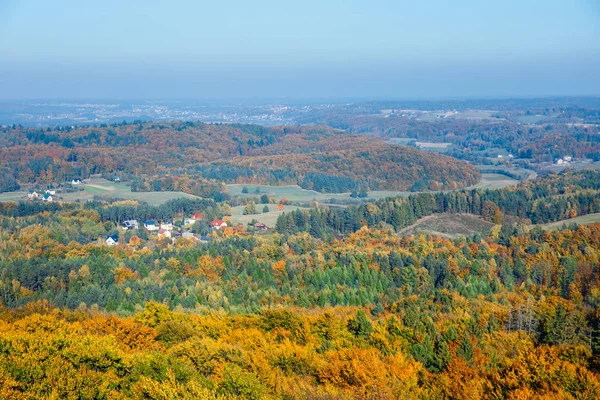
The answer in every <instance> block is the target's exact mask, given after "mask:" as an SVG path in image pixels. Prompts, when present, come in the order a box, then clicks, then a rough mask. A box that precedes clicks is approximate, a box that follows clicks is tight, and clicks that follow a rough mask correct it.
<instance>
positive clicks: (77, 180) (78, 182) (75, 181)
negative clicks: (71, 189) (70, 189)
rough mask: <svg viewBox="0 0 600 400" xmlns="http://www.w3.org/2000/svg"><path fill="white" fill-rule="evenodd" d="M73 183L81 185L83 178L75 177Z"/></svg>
mask: <svg viewBox="0 0 600 400" xmlns="http://www.w3.org/2000/svg"><path fill="white" fill-rule="evenodd" d="M71 185H81V179H79V178H73V180H72V181H71Z"/></svg>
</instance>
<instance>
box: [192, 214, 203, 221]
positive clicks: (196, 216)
mask: <svg viewBox="0 0 600 400" xmlns="http://www.w3.org/2000/svg"><path fill="white" fill-rule="evenodd" d="M193 218H194V219H195V220H196V221H198V220H199V219H201V218H202V214H200V213H196V214H194V217H193Z"/></svg>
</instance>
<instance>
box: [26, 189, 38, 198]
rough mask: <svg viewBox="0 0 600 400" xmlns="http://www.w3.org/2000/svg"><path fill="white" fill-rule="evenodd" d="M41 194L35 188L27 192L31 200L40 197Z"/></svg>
mask: <svg viewBox="0 0 600 400" xmlns="http://www.w3.org/2000/svg"><path fill="white" fill-rule="evenodd" d="M39 196H40V195H39V194H38V193H37V192H36V191H35V190H30V191H29V192H28V193H27V197H29V200H35V199H37V198H38V197H39Z"/></svg>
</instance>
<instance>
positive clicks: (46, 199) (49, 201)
mask: <svg viewBox="0 0 600 400" xmlns="http://www.w3.org/2000/svg"><path fill="white" fill-rule="evenodd" d="M42 201H47V202H48V203H52V195H50V193H48V192H46V193H44V196H43V197H42Z"/></svg>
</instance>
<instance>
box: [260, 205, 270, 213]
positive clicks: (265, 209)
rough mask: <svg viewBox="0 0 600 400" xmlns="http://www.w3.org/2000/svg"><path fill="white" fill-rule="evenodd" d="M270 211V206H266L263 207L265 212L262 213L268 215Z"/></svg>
mask: <svg viewBox="0 0 600 400" xmlns="http://www.w3.org/2000/svg"><path fill="white" fill-rule="evenodd" d="M269 211H270V210H269V206H267V205H265V206H264V207H263V211H262V212H263V213H268V212H269Z"/></svg>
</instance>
